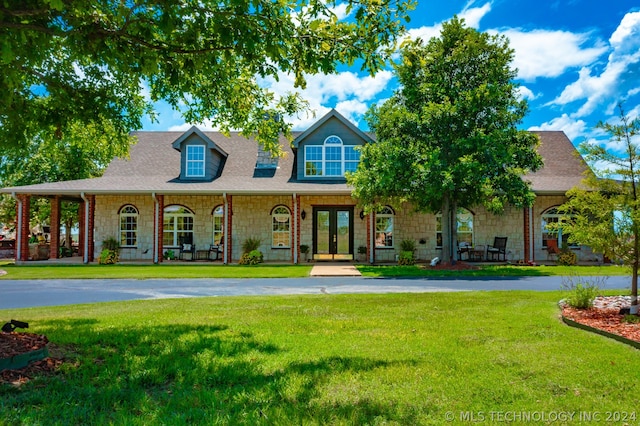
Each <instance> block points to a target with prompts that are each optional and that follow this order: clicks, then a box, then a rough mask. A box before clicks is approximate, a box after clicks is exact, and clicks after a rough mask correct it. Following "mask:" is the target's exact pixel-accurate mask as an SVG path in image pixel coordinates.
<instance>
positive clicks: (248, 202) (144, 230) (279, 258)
mask: <svg viewBox="0 0 640 426" xmlns="http://www.w3.org/2000/svg"><path fill="white" fill-rule="evenodd" d="M299 198H300V206H299V210H298V218H299V220H300V241H297V245H299V244H306V245H308V246H310V247H313V241H312V239H313V208H314V207H315V206H353V207H354V212H353V216H354V218H353V254H354V258H355V257H357V252H358V247H359V246H367V231H368V229H367V223H368V220H367V218H366V217H365V218H364V219H361V218H360V212H361V209H360V208H358V207H356V203H355V201H354V200H353V199H352V198H351V197H349V196H341V195H317V196H316V195H314V196H309V195H301V196H299ZM564 200H565V198H564V197H562V196H539V197H537V199H536V202H535V205H534V207H533V209H532V222H533V228H532V234H533V239H534V259H535V260H537V261H546V260H547V253H546V249H545V248H544V247H543V246H542V219H541V215H542V213H543V212H544V211H545V210H547V209H548V208H550V207H554V206H558V205H560V204H562V203H563V202H564ZM294 202H295V200H294V198H293V197H292V196H288V195H279V196H275V195H274V196H266V195H265V196H253V195H252V196H248V195H247V196H233V205H232V206H233V208H232V214H233V221H232V228H233V229H232V232H231V234H230V235H231V238H232V247H231V248H232V256H231V258H230V259H229V262H230V263H235V262H237V261H238V260H239V259H240V256H241V255H242V243H243V242H244V241H245V240H246V239H247V238H259V239H260V240H261V242H262V244H261V246H260V250H261V251H262V253H263V254H264V258H265V261H275V262H293V258H294V257H293V251H294V250H297V249H298V247H294V244H296V238H295V231H296V230H295V229H294V225H295V220H294V218H293V215H294V213H295V210H294ZM126 204H132V205H134V206H135V207H136V208H137V209H138V212H139V216H138V245H137V247H135V248H123V249H122V250H121V255H120V257H121V259H122V260H152V259H153V219H154V201H153V197H151V196H148V195H120V196H111V195H109V196H96V216H95V241H96V247H95V256H96V257H98V256H99V254H100V251H101V249H102V247H101V246H102V244H101V242H102V241H103V240H104V239H106V238H108V237H115V238H119V226H120V224H119V215H118V212H119V210H120V208H121V207H122V206H124V205H126ZM174 204H179V205H182V206H185V207H188V208H189V209H190V210H192V211H193V212H194V215H195V217H194V244H195V245H196V249H198V250H205V249H207V248H208V247H209V244H211V242H212V238H213V220H212V215H211V213H212V211H213V209H214V208H215V207H216V206H218V205H221V204H224V200H223V198H222V196H203V195H197V196H196V195H193V196H179V195H166V196H165V197H164V205H165V207H166V206H169V205H174ZM278 205H284V206H287V207H288V208H289V209H290V211H291V214H292V219H291V240H290V241H291V246H290V247H284V248H278V247H272V246H271V237H272V234H271V229H272V225H271V212H272V210H273V208H274V207H276V206H278ZM469 210H470V211H471V212H472V213H473V214H474V245H476V246H478V245H484V246H487V245H491V244H492V243H493V239H494V237H497V236H506V237H508V241H507V259H508V260H509V261H512V262H517V261H518V260H522V259H524V256H525V240H524V238H525V236H524V226H525V223H524V209H519V208H515V207H507V208H506V209H505V212H504V214H502V215H493V214H491V213H489V212H488V211H487V210H486V209H485V208H484V207H481V206H480V207H475V208H471V209H469ZM302 211H304V212H305V219H302V218H301V213H302ZM160 229H162V226H161V227H160ZM404 239H413V240H415V241H416V248H417V252H416V255H417V258H418V260H421V261H427V260H430V259H432V258H434V257H436V256H438V257H439V256H441V250H440V249H438V248H436V216H435V215H433V214H418V213H414V212H413V211H412V209H411V208H410V206H408V205H405V206H402V208H401V209H398V210H397V211H396V216H395V227H394V247H392V248H377V249H375V259H376V262H395V259H396V255H397V254H399V252H400V242H401V241H402V240H404ZM420 241H424V243H420ZM166 249H167V247H165V248H164V250H166ZM574 250H575V252H576V254H577V255H578V259H579V260H580V261H583V262H584V261H589V260H594V261H595V260H597V261H601V260H602V257H601V256H599V255H596V254H594V253H593V252H592V251H591V250H590V249H589V248H588V247H584V246H582V247H578V248H576V249H574ZM310 258H311V255H310ZM299 261H300V262H302V261H304V258H303V257H302V256H301V257H300V258H299Z"/></svg>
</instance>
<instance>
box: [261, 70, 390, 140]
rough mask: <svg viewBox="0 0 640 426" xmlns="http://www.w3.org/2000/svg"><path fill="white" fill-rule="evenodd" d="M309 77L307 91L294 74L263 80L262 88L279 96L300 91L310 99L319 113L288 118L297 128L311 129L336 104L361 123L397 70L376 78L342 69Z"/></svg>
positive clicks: (384, 72) (340, 109)
mask: <svg viewBox="0 0 640 426" xmlns="http://www.w3.org/2000/svg"><path fill="white" fill-rule="evenodd" d="M305 78H306V79H307V88H306V89H304V90H299V89H295V88H294V87H293V83H294V78H293V76H292V75H290V74H285V73H281V74H280V75H279V78H278V81H276V80H275V79H273V78H267V79H264V80H261V81H260V85H261V86H262V87H266V88H269V89H270V90H271V91H273V92H274V93H275V95H276V96H282V95H284V94H286V93H290V92H293V91H298V92H299V93H300V95H301V96H302V98H303V99H305V100H307V101H308V102H309V107H310V109H311V110H312V111H313V112H315V116H313V115H312V114H304V115H302V116H296V117H288V118H287V121H289V122H290V123H292V125H293V127H294V129H296V130H300V129H305V128H308V127H309V126H310V125H312V124H313V123H314V122H315V121H316V120H317V119H318V118H320V117H322V116H323V115H324V114H326V113H327V112H328V111H329V110H330V109H331V107H335V108H336V109H337V110H338V111H340V113H341V114H343V115H344V116H345V117H348V118H349V119H351V120H352V121H353V122H354V123H358V122H359V121H360V119H361V118H362V115H363V114H364V113H365V112H366V111H367V109H368V107H369V105H368V104H369V103H370V101H372V100H374V99H375V98H376V97H378V96H379V95H380V94H381V93H382V92H384V91H385V90H388V89H389V83H390V82H391V80H392V79H393V73H392V72H391V71H389V70H383V71H380V72H378V73H377V74H376V75H375V76H373V77H372V76H369V75H366V76H359V75H358V74H356V73H353V72H342V73H338V74H331V75H324V74H317V75H307V76H305Z"/></svg>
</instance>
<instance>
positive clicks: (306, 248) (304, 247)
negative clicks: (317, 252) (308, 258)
mask: <svg viewBox="0 0 640 426" xmlns="http://www.w3.org/2000/svg"><path fill="white" fill-rule="evenodd" d="M300 253H302V254H307V253H309V246H308V245H306V244H300Z"/></svg>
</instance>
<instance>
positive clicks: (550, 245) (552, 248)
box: [547, 240, 560, 260]
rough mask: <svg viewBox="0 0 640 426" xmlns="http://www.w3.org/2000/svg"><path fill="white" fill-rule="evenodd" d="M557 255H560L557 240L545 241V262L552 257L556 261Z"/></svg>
mask: <svg viewBox="0 0 640 426" xmlns="http://www.w3.org/2000/svg"><path fill="white" fill-rule="evenodd" d="M558 254H560V248H559V247H558V240H547V260H549V259H552V258H553V256H555V257H556V259H557V258H558Z"/></svg>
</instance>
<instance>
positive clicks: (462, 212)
mask: <svg viewBox="0 0 640 426" xmlns="http://www.w3.org/2000/svg"><path fill="white" fill-rule="evenodd" d="M456 226H457V228H456V229H457V231H458V244H460V243H467V244H468V245H470V246H472V245H473V213H471V212H470V211H469V210H467V209H465V208H462V207H460V208H458V213H457V215H456ZM436 246H437V248H441V247H442V213H438V214H437V215H436Z"/></svg>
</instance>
